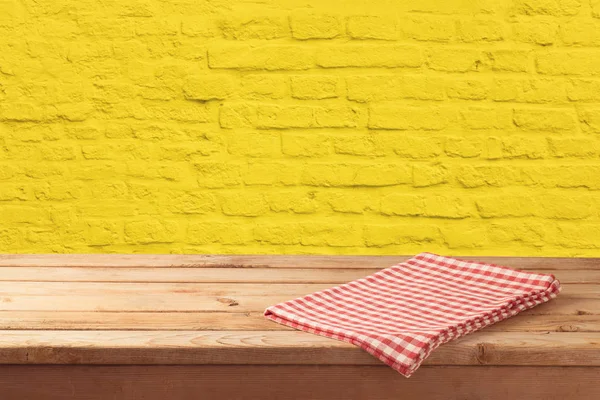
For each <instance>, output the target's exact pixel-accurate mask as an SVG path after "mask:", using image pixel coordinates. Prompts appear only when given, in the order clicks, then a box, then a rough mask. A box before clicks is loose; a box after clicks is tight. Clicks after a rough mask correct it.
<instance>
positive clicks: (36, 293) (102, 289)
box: [0, 282, 600, 312]
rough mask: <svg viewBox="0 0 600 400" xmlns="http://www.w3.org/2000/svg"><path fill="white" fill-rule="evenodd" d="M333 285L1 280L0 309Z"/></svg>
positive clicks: (141, 305)
mask: <svg viewBox="0 0 600 400" xmlns="http://www.w3.org/2000/svg"><path fill="white" fill-rule="evenodd" d="M329 287H331V285H330V284H327V283H321V284H295V283H292V284H277V283H273V284H269V286H268V289H267V288H266V287H265V285H264V284H259V283H231V284H229V283H98V282H77V283H76V284H74V283H72V282H0V310H4V311H16V310H37V311H43V310H46V311H51V310H54V311H163V312H165V311H231V312H234V311H235V312H240V311H243V312H246V311H262V310H264V309H265V308H266V307H268V306H270V305H273V304H276V303H279V302H282V301H285V300H289V299H293V298H297V297H300V296H303V295H305V294H309V293H313V292H316V291H319V290H323V289H326V288H329ZM563 287H564V288H563V291H562V293H561V294H560V295H559V297H568V298H587V299H597V300H600V285H599V284H565V285H563Z"/></svg>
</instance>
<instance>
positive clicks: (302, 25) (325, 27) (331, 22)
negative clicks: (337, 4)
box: [290, 11, 342, 39]
mask: <svg viewBox="0 0 600 400" xmlns="http://www.w3.org/2000/svg"><path fill="white" fill-rule="evenodd" d="M290 22H291V27H292V36H293V37H294V38H296V39H332V38H335V37H336V36H338V35H339V34H340V31H341V26H342V24H341V21H340V19H339V18H338V17H337V16H335V15H326V14H314V13H309V12H304V11H303V12H295V13H292V15H291V17H290Z"/></svg>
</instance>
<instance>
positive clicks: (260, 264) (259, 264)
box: [0, 254, 600, 270]
mask: <svg viewBox="0 0 600 400" xmlns="http://www.w3.org/2000/svg"><path fill="white" fill-rule="evenodd" d="M454 256H456V257H458V258H461V259H464V260H473V261H481V262H488V263H494V264H499V265H505V266H509V267H513V268H521V269H533V270H536V269H537V270H539V269H552V270H567V269H578V270H581V269H591V270H598V269H600V258H568V257H564V258H562V257H558V258H557V257H487V256H476V257H470V256H460V255H454ZM408 258H410V256H406V255H398V256H329V255H328V256H320V255H301V256H300V255H289V256H288V255H174V254H168V255H166V254H164V255H134V254H128V255H124V254H0V266H4V267H38V266H43V267H153V268H169V267H179V268H182V267H183V268H185V267H205V268H208V267H211V268H342V269H348V268H359V269H363V268H385V267H389V266H391V265H394V264H397V263H399V262H402V261H405V260H406V259H408Z"/></svg>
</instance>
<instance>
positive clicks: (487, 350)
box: [476, 343, 493, 365]
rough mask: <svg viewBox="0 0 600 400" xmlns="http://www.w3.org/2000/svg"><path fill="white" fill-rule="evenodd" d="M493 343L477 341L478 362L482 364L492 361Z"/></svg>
mask: <svg viewBox="0 0 600 400" xmlns="http://www.w3.org/2000/svg"><path fill="white" fill-rule="evenodd" d="M491 350H492V345H491V344H489V343H477V354H476V357H477V362H478V363H479V364H482V365H486V364H489V363H490V362H491V361H492V356H493V353H492V351H491Z"/></svg>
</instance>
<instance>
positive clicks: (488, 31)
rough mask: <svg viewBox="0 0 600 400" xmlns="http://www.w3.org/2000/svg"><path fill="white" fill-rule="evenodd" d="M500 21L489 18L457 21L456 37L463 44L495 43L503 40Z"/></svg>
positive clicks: (502, 26)
mask: <svg viewBox="0 0 600 400" xmlns="http://www.w3.org/2000/svg"><path fill="white" fill-rule="evenodd" d="M504 31H505V28H504V24H503V23H502V21H498V20H497V19H493V18H489V19H487V18H486V19H483V18H473V19H471V18H469V19H461V20H459V21H458V37H459V39H460V40H462V41H463V42H496V41H500V40H503V39H504V36H505V33H504Z"/></svg>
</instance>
